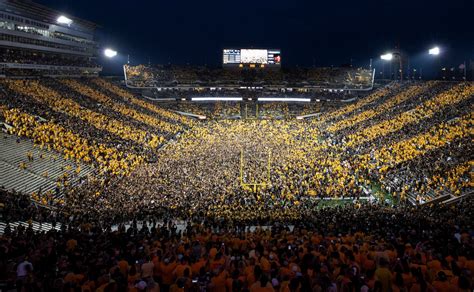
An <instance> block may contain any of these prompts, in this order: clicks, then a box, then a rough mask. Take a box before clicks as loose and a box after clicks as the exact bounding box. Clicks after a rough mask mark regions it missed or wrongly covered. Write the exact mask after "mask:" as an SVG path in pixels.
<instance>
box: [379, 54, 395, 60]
mask: <svg viewBox="0 0 474 292" xmlns="http://www.w3.org/2000/svg"><path fill="white" fill-rule="evenodd" d="M392 58H393V54H391V53H388V54H385V55H382V56H380V59H382V60H386V61H390V60H392Z"/></svg>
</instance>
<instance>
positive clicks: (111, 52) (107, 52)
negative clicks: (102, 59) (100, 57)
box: [104, 48, 117, 58]
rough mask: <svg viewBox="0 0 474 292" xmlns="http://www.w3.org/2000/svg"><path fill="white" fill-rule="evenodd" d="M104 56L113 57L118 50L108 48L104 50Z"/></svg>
mask: <svg viewBox="0 0 474 292" xmlns="http://www.w3.org/2000/svg"><path fill="white" fill-rule="evenodd" d="M104 56H106V57H107V58H113V57H115V56H117V51H114V50H112V49H109V48H107V49H105V50H104Z"/></svg>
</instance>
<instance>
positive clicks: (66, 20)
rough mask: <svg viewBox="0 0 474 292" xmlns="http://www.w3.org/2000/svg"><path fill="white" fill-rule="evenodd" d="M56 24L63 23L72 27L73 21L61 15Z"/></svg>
mask: <svg viewBox="0 0 474 292" xmlns="http://www.w3.org/2000/svg"><path fill="white" fill-rule="evenodd" d="M56 22H57V23H61V24H67V25H71V23H72V19H70V18H67V17H66V16H64V15H60V16H59V17H58V19H56Z"/></svg>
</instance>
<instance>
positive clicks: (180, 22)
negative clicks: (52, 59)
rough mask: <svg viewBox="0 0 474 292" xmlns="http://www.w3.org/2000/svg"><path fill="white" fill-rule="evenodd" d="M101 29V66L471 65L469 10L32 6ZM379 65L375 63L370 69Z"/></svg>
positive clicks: (66, 0)
mask: <svg viewBox="0 0 474 292" xmlns="http://www.w3.org/2000/svg"><path fill="white" fill-rule="evenodd" d="M36 2H39V3H41V4H45V5H47V6H49V7H51V8H54V9H57V10H59V11H64V12H66V13H69V14H71V15H73V16H77V17H81V18H85V19H88V20H91V21H94V22H96V23H98V24H99V25H100V26H101V27H100V29H99V31H98V33H97V36H98V38H99V40H100V42H101V44H102V45H103V46H104V47H105V46H110V47H113V48H114V49H116V50H118V51H119V54H120V55H121V56H122V58H118V59H115V60H114V61H113V62H112V63H111V61H108V63H106V64H104V66H105V68H107V69H111V68H112V69H113V68H119V66H118V65H119V64H118V63H121V62H124V61H125V60H126V57H125V56H126V55H127V54H130V56H131V62H132V63H146V62H148V58H149V59H150V60H151V62H152V63H154V64H157V63H159V64H163V63H174V64H185V63H190V64H195V65H198V64H208V65H219V64H220V62H221V59H222V58H221V50H222V48H224V47H255V48H259V47H262V48H266V47H270V48H280V49H281V50H282V62H283V65H287V66H296V65H298V66H312V65H313V64H315V65H316V66H330V65H335V66H337V65H341V64H347V63H350V62H351V59H352V62H353V64H354V65H364V66H368V63H369V59H370V58H374V62H375V63H374V65H376V66H377V63H379V62H380V61H379V60H378V58H379V56H380V54H381V53H384V52H386V51H388V50H390V49H392V48H394V46H396V45H397V44H400V47H401V48H402V50H403V51H404V52H405V53H406V54H407V56H409V57H410V60H411V63H412V64H413V65H412V66H427V67H428V66H429V65H430V64H429V63H430V62H435V61H434V60H432V59H430V58H429V57H427V56H426V55H427V54H426V51H427V49H428V48H429V47H431V46H433V45H439V46H440V47H441V48H442V50H443V51H444V52H443V55H442V56H441V59H440V60H438V61H436V62H443V63H445V64H447V65H450V64H453V66H454V64H460V63H462V62H463V61H464V60H466V59H467V60H469V59H474V4H473V3H474V0H431V1H427V0H411V1H409V0H399V1H394V0H370V1H357V0H333V1H317V0H306V1H300V0H292V1H291V0H287V1H282V0H273V1H263V0H241V1H226V0H221V1H215V0H211V1H206V0H201V1H196V0H194V1H184V0H174V1H173V0H168V1H163V0H141V1H140V0H135V1H123V0H115V1H112V0H80V1H78V0H36ZM376 59H377V60H376Z"/></svg>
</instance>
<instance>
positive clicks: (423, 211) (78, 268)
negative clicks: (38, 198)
mask: <svg viewBox="0 0 474 292" xmlns="http://www.w3.org/2000/svg"><path fill="white" fill-rule="evenodd" d="M473 204H474V200H472V199H467V200H464V201H462V202H461V203H458V204H457V205H454V206H447V207H443V206H432V207H424V208H420V207H413V206H411V207H410V206H402V205H399V206H396V207H392V206H386V205H383V204H375V205H374V204H362V205H355V204H350V205H346V206H345V207H337V208H325V209H320V210H319V211H317V212H315V213H314V216H312V217H310V218H307V219H306V220H304V221H300V222H298V223H296V224H295V225H294V226H287V225H280V224H278V223H276V224H274V225H273V226H272V227H258V226H257V227H252V228H250V227H246V226H245V225H239V224H237V225H229V224H224V223H221V222H218V221H207V220H204V221H188V222H186V224H185V226H183V227H182V228H180V229H179V230H178V227H177V225H176V224H175V223H174V222H173V221H168V220H165V221H161V219H162V218H159V217H154V216H150V217H147V218H146V220H133V221H132V222H130V224H127V225H118V226H114V227H113V228H111V227H112V226H110V225H105V226H104V225H97V224H96V223H95V222H94V221H93V220H86V221H80V220H77V218H75V219H71V220H70V222H69V223H68V224H67V225H66V224H63V225H61V228H60V229H59V230H56V229H52V230H50V231H48V232H35V231H34V230H33V229H32V226H31V224H30V225H29V226H19V227H16V228H12V227H10V226H6V228H5V230H4V234H3V235H2V236H1V237H0V253H1V255H2V256H1V257H0V259H1V260H0V270H1V271H2V272H1V273H0V275H1V279H0V281H1V282H2V283H3V284H4V285H5V286H7V287H8V286H10V287H11V286H12V285H13V284H14V283H16V287H17V289H18V291H411V292H415V291H432V292H444V291H446V292H450V291H460V292H461V291H462V292H467V291H472V290H471V289H472V288H473V286H472V285H473V284H472V283H473V282H472V281H473V273H474V258H473V251H474V246H473V244H474V242H473V238H472V236H473V233H472V222H474V221H473V219H474V218H473V213H472V210H473V207H474V205H473ZM19 211H20V212H21V210H19Z"/></svg>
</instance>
